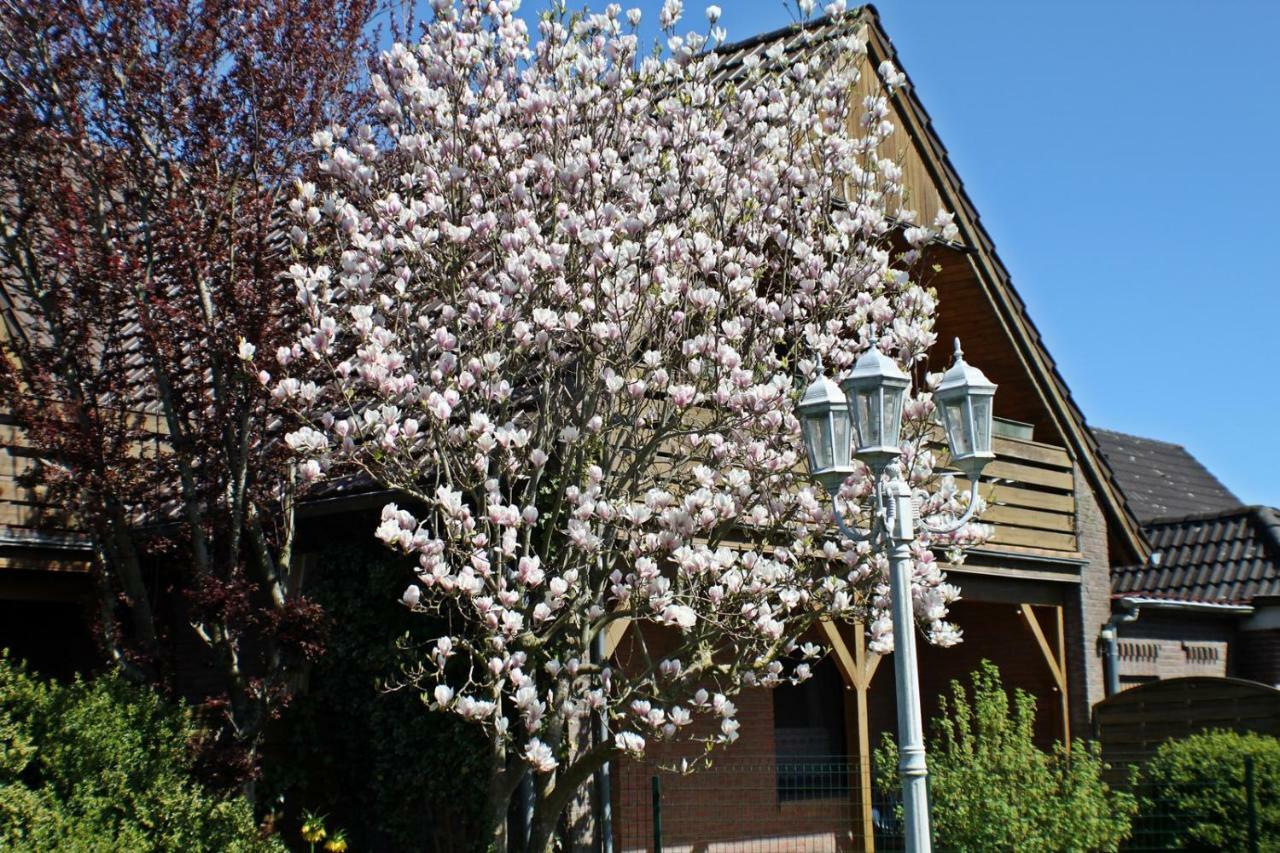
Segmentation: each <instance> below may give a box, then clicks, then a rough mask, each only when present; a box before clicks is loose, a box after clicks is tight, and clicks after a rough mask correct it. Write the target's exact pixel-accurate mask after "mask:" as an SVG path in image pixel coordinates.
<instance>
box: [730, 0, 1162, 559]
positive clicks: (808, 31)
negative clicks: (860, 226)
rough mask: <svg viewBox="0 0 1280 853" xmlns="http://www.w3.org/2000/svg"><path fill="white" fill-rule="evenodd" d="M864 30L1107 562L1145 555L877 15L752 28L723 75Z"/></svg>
mask: <svg viewBox="0 0 1280 853" xmlns="http://www.w3.org/2000/svg"><path fill="white" fill-rule="evenodd" d="M864 28H865V30H866V36H867V47H868V58H869V59H870V65H871V67H872V68H876V67H877V66H878V65H879V64H880V63H881V62H882V61H884V60H889V61H891V62H893V64H894V65H895V66H897V68H898V70H899V71H901V72H902V73H903V74H904V75H906V76H907V83H906V85H905V86H903V87H902V88H901V89H900V90H899V92H898V94H897V95H895V96H894V97H893V98H892V99H891V102H892V103H893V104H894V106H895V107H896V108H897V111H898V116H897V117H898V118H899V120H900V123H901V125H902V127H903V129H904V130H905V131H906V132H907V134H908V135H909V136H910V138H911V140H912V142H913V144H914V146H915V147H916V150H917V152H918V153H919V155H920V158H921V160H922V162H923V165H924V168H925V169H926V170H927V171H928V174H929V177H930V179H931V180H932V182H933V184H934V186H935V188H936V189H937V191H938V193H939V195H940V196H941V200H942V202H943V203H944V205H945V206H946V208H947V209H948V210H950V211H951V212H953V213H954V214H955V217H956V218H955V224H956V226H957V227H958V228H959V229H960V242H961V243H962V244H963V245H964V246H966V247H969V248H970V249H971V250H972V253H973V254H972V257H973V260H974V267H975V269H976V270H977V272H978V274H979V279H980V283H981V285H982V287H983V288H984V290H985V292H986V295H987V298H988V299H989V300H990V303H991V305H992V308H993V310H994V311H995V312H996V313H997V315H998V316H999V320H1000V322H1001V324H1002V325H1003V326H1004V328H1005V329H1006V330H1007V332H1008V335H1009V337H1010V340H1011V341H1012V342H1013V345H1014V348H1015V350H1016V351H1017V354H1018V357H1019V358H1020V359H1021V361H1022V363H1023V365H1024V366H1025V368H1026V370H1027V371H1028V373H1029V374H1030V375H1031V376H1032V377H1034V379H1035V383H1036V386H1037V389H1038V391H1039V393H1040V395H1041V398H1042V400H1043V402H1044V405H1045V408H1046V409H1047V410H1048V411H1049V413H1050V417H1051V418H1052V420H1053V421H1054V423H1055V425H1056V426H1057V427H1058V430H1059V432H1060V433H1061V434H1062V435H1063V436H1064V438H1065V439H1066V442H1067V444H1068V448H1069V451H1070V453H1071V455H1072V457H1073V458H1074V459H1075V460H1076V461H1077V462H1078V463H1079V465H1080V468H1081V471H1082V472H1083V474H1084V476H1085V477H1086V478H1087V479H1088V481H1089V484H1090V485H1091V486H1092V488H1093V489H1094V490H1095V493H1096V494H1097V497H1098V503H1099V505H1100V507H1101V509H1102V511H1103V513H1104V514H1105V515H1106V518H1107V521H1108V527H1109V530H1110V531H1111V532H1112V534H1113V538H1112V542H1114V543H1117V544H1119V545H1120V546H1122V547H1123V548H1124V553H1117V554H1113V555H1112V560H1113V562H1121V563H1123V562H1139V561H1143V560H1145V559H1146V557H1147V554H1148V546H1147V542H1146V540H1145V538H1144V536H1143V534H1142V529H1141V527H1140V525H1139V522H1138V519H1137V517H1136V516H1135V515H1134V514H1133V512H1132V511H1131V510H1130V508H1129V507H1128V505H1127V503H1126V500H1125V495H1124V492H1123V491H1122V490H1121V488H1120V486H1119V485H1118V484H1117V483H1116V482H1115V479H1114V478H1113V476H1112V474H1111V470H1110V469H1109V468H1108V467H1107V464H1106V461H1105V459H1103V457H1102V455H1101V452H1100V451H1099V448H1098V445H1097V441H1096V439H1095V438H1094V436H1093V433H1092V432H1090V430H1089V428H1088V426H1087V425H1086V423H1085V418H1084V415H1083V413H1081V411H1080V408H1079V407H1078V406H1077V405H1076V403H1075V400H1074V399H1073V398H1072V396H1071V391H1070V389H1069V388H1068V387H1067V383H1066V381H1065V380H1064V379H1063V378H1062V375H1061V374H1060V373H1059V372H1058V367H1057V365H1056V363H1055V362H1054V360H1053V357H1052V356H1051V355H1050V354H1049V352H1048V350H1047V349H1046V348H1045V345H1044V341H1043V340H1042V339H1041V337H1040V332H1039V330H1038V329H1037V328H1036V326H1035V323H1033V322H1032V320H1031V317H1030V316H1029V315H1028V314H1027V307H1026V304H1025V303H1024V302H1023V301H1022V298H1021V297H1020V296H1019V295H1018V293H1017V291H1015V290H1014V287H1013V282H1012V280H1011V278H1010V275H1009V271H1008V270H1007V269H1006V268H1005V266H1004V264H1003V263H1002V262H1001V260H1000V258H999V256H998V255H997V254H996V250H995V244H994V242H993V241H992V239H991V237H990V235H989V234H987V231H986V229H985V228H984V227H983V225H982V222H981V220H980V218H979V216H978V211H977V209H976V208H975V207H974V205H973V202H972V201H971V200H970V198H969V196H968V194H967V193H966V192H965V189H964V183H963V182H962V181H961V180H960V176H959V175H958V174H957V172H956V170H955V167H954V166H952V164H951V160H950V158H949V157H948V155H947V149H946V148H945V147H944V146H943V144H942V141H941V139H939V137H938V134H937V132H936V131H935V130H934V127H933V122H932V120H931V119H930V118H929V114H928V112H927V111H926V110H925V108H924V105H923V104H922V103H921V102H920V99H919V98H918V97H917V96H916V90H915V85H914V84H913V83H912V82H911V79H910V75H909V74H908V72H907V70H906V69H905V68H904V67H903V66H902V63H901V62H900V61H899V60H898V56H897V51H896V50H895V48H894V46H893V43H892V42H891V41H890V40H889V37H888V35H887V34H886V33H885V31H884V28H883V27H881V25H880V16H879V13H878V12H877V11H876V9H875V7H874V6H870V5H867V6H863V7H862V8H860V9H858V10H857V11H853V12H849V13H846V14H845V15H843V16H842V17H836V18H830V17H823V18H819V19H817V20H815V21H812V22H809V23H806V24H797V25H793V26H790V27H784V28H782V29H779V30H775V31H773V32H770V33H765V34H763V35H758V36H755V37H753V38H750V39H747V40H745V41H741V42H737V43H735V44H730V45H725V46H724V47H722V48H720V51H721V52H722V53H724V54H725V59H724V64H723V66H722V68H721V75H722V77H724V78H728V79H733V78H734V76H735V70H736V68H738V67H740V63H741V62H742V60H743V59H744V58H745V57H746V56H748V55H750V54H763V53H764V52H765V51H767V50H768V49H769V47H770V46H772V45H773V44H774V43H777V42H781V43H782V44H783V46H784V49H785V50H786V51H787V55H788V56H789V57H791V56H794V55H795V54H796V52H804V51H805V50H806V46H807V45H810V44H813V43H815V42H820V41H825V40H826V39H830V38H836V37H838V36H840V35H842V34H843V35H847V34H852V33H858V32H861V31H862V30H864Z"/></svg>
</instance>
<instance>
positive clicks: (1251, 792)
mask: <svg viewBox="0 0 1280 853" xmlns="http://www.w3.org/2000/svg"><path fill="white" fill-rule="evenodd" d="M1244 796H1245V803H1246V805H1247V807H1248V809H1249V853H1258V791H1257V786H1256V785H1255V784H1254V779H1253V756H1252V755H1246V756H1245V757H1244Z"/></svg>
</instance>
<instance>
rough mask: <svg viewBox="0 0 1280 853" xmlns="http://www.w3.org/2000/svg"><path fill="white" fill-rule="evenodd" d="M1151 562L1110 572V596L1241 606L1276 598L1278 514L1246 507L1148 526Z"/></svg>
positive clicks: (1279, 565) (1279, 539)
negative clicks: (1270, 596)
mask: <svg viewBox="0 0 1280 853" xmlns="http://www.w3.org/2000/svg"><path fill="white" fill-rule="evenodd" d="M1147 534H1148V536H1149V537H1150V539H1151V547H1152V554H1151V560H1150V561H1149V562H1148V563H1147V564H1145V565H1142V566H1136V567H1132V568H1124V569H1115V570H1113V572H1112V575H1111V588H1112V593H1113V594H1114V595H1117V596H1123V595H1142V596H1148V597H1152V598H1168V599H1175V600H1178V601H1202V602H1213V603H1216V604H1244V603H1248V602H1249V601H1252V600H1253V599H1254V598H1255V597H1256V596H1260V595H1278V594H1280V510H1276V509H1273V508H1271V507H1265V506H1248V507H1240V508H1237V509H1230V510H1225V511H1221V512H1211V513H1197V514H1193V515H1187V516H1184V517H1182V518H1170V519H1162V520H1160V521H1157V522H1153V523H1152V524H1149V525H1147Z"/></svg>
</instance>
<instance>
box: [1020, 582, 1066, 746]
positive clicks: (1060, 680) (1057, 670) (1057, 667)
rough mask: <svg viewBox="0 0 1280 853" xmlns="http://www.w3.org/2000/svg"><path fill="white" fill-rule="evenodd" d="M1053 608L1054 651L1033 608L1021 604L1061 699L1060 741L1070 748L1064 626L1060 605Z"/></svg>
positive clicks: (1023, 613) (1028, 625)
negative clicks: (1055, 618)
mask: <svg viewBox="0 0 1280 853" xmlns="http://www.w3.org/2000/svg"><path fill="white" fill-rule="evenodd" d="M1054 610H1055V611H1056V615H1057V628H1058V632H1057V633H1058V649H1057V651H1056V652H1055V651H1054V649H1053V647H1052V646H1051V645H1049V640H1048V638H1046V637H1045V635H1044V630H1043V629H1042V628H1041V627H1040V620H1039V619H1038V618H1036V612H1035V610H1033V609H1032V607H1031V605H1030V604H1024V605H1022V615H1023V617H1024V618H1025V619H1026V620H1027V627H1028V628H1030V629H1031V633H1032V635H1034V636H1035V638H1036V643H1037V644H1038V645H1039V646H1040V653H1041V654H1042V655H1044V662H1045V663H1046V664H1048V666H1049V672H1050V674H1052V675H1053V681H1054V683H1055V684H1056V685H1057V686H1058V694H1059V696H1060V697H1061V700H1062V743H1063V745H1064V746H1066V748H1067V749H1068V750H1070V749H1071V700H1070V699H1069V698H1068V697H1067V654H1066V651H1067V646H1066V642H1065V636H1066V627H1065V624H1064V622H1063V612H1062V607H1061V606H1055V607H1054Z"/></svg>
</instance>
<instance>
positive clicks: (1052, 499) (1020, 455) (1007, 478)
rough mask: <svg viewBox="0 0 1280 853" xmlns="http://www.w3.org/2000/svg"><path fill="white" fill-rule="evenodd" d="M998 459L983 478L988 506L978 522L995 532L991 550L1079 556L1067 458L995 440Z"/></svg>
mask: <svg viewBox="0 0 1280 853" xmlns="http://www.w3.org/2000/svg"><path fill="white" fill-rule="evenodd" d="M993 444H994V449H995V452H996V459H995V461H994V462H992V463H991V464H990V465H988V466H987V468H986V470H985V471H983V472H982V483H981V485H980V486H979V492H980V493H981V495H982V496H983V498H985V499H986V501H987V509H986V511H985V512H984V513H983V514H982V516H981V520H982V521H983V522H984V523H986V524H991V525H992V526H993V528H994V529H993V533H994V536H993V538H992V539H991V543H992V544H995V545H1016V546H1018V547H1027V548H1040V549H1044V550H1047V551H1067V552H1075V551H1076V550H1078V548H1077V544H1076V534H1075V529H1076V528H1075V510H1076V499H1075V481H1074V477H1073V476H1072V466H1071V458H1070V457H1069V456H1068V455H1067V453H1066V451H1065V450H1063V449H1062V448H1060V447H1054V446H1052V445H1049V444H1041V443H1039V442H1034V441H1021V440H1019V439H1013V438H1004V437H1001V436H997V437H996V438H995V440H994V442H993Z"/></svg>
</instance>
